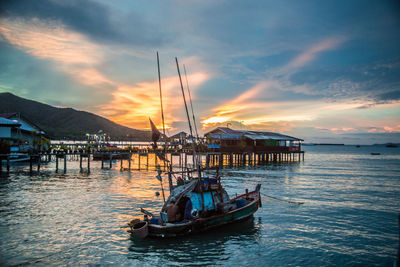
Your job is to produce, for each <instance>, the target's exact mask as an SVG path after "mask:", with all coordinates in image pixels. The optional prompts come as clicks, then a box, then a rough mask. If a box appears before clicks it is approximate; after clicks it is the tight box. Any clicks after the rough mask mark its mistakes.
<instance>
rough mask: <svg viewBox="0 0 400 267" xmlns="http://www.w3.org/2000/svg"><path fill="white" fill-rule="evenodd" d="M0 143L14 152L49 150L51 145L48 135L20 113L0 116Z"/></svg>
mask: <svg viewBox="0 0 400 267" xmlns="http://www.w3.org/2000/svg"><path fill="white" fill-rule="evenodd" d="M0 141H1V142H2V143H3V144H5V143H7V144H8V146H10V147H11V149H12V150H13V152H15V151H18V152H28V151H39V150H47V149H48V148H49V144H50V140H49V139H48V138H47V137H46V133H45V132H44V131H43V130H42V129H41V128H40V127H39V126H37V125H36V124H34V123H33V122H31V121H29V119H27V118H26V117H24V116H21V115H20V114H19V113H3V114H0Z"/></svg>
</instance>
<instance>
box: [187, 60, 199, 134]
mask: <svg viewBox="0 0 400 267" xmlns="http://www.w3.org/2000/svg"><path fill="white" fill-rule="evenodd" d="M183 71H184V72H185V79H186V87H187V90H188V93H189V100H190V108H191V109H192V116H193V124H194V130H195V132H196V138H197V140H199V134H198V132H197V125H196V118H195V116H194V111H193V103H192V96H191V95H190V89H189V82H188V78H187V74H186V67H185V64H183Z"/></svg>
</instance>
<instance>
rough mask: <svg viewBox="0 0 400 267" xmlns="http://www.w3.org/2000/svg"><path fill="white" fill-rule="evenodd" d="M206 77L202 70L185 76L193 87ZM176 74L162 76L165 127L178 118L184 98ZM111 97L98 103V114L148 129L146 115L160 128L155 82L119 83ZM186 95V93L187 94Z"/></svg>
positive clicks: (159, 109)
mask: <svg viewBox="0 0 400 267" xmlns="http://www.w3.org/2000/svg"><path fill="white" fill-rule="evenodd" d="M207 79H208V76H207V75H206V74H204V73H195V74H192V75H188V80H189V81H190V85H191V88H192V89H195V88H196V87H197V86H198V85H200V84H201V83H203V82H204V81H206V80H207ZM179 87H180V83H179V78H178V77H177V76H173V77H167V78H164V79H162V94H163V106H164V118H165V124H166V128H172V126H171V125H172V123H173V122H174V121H177V120H178V121H179V120H181V118H179V114H182V111H183V99H182V96H181V91H180V89H179ZM112 97H113V98H112V100H111V101H110V102H109V103H108V104H106V105H101V106H99V108H100V114H102V115H105V116H107V117H108V118H110V119H111V120H113V121H115V122H117V123H120V124H123V125H127V126H130V127H136V128H149V118H151V119H152V120H153V121H154V123H156V124H157V126H158V127H160V128H161V127H162V120H161V107H160V96H159V89H158V81H153V82H142V83H138V84H136V85H134V86H128V85H122V86H119V87H118V88H117V89H116V90H115V91H114V92H113V93H112ZM186 97H187V96H186Z"/></svg>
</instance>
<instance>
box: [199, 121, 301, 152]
mask: <svg viewBox="0 0 400 267" xmlns="http://www.w3.org/2000/svg"><path fill="white" fill-rule="evenodd" d="M204 136H205V138H206V143H207V146H208V148H209V149H211V150H214V151H216V152H234V153H238V152H254V153H262V152H267V153H269V152H274V153H275V152H276V153H286V152H300V151H301V142H302V141H304V140H302V139H300V138H296V137H292V136H288V135H284V134H281V133H274V132H264V131H247V130H233V129H230V128H228V127H218V128H216V129H214V130H212V131H210V132H208V133H206V134H204Z"/></svg>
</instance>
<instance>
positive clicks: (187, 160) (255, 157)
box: [0, 150, 304, 174]
mask: <svg viewBox="0 0 400 267" xmlns="http://www.w3.org/2000/svg"><path fill="white" fill-rule="evenodd" d="M197 155H198V156H199V159H200V165H201V166H202V167H205V168H213V167H217V166H218V167H220V168H224V167H230V168H232V167H240V166H256V165H267V164H271V163H278V162H281V163H282V162H298V161H304V151H300V152H284V153H282V152H270V153H267V152H262V153H254V152H244V153H226V152H206V153H201V152H197ZM165 156H166V159H167V160H168V161H169V162H171V163H172V167H174V168H180V169H183V168H184V167H185V166H191V165H193V154H192V153H191V152H188V151H187V152H185V151H169V152H167V153H166V155H165ZM0 159H1V160H0V173H4V172H6V173H9V172H10V168H11V167H12V166H14V164H13V162H12V158H11V155H9V154H2V155H0ZM68 161H79V168H80V171H81V172H87V173H90V170H91V168H93V167H92V166H93V164H92V166H91V162H92V161H97V162H101V165H100V164H96V165H100V166H101V169H105V168H109V169H112V168H113V164H114V165H116V164H117V162H120V165H119V167H120V170H121V171H124V170H127V171H131V170H136V171H141V170H146V171H147V170H149V169H155V168H156V167H160V168H161V169H163V170H166V169H167V166H166V165H165V164H164V161H162V160H160V159H158V158H157V156H156V154H155V153H154V151H150V150H149V151H136V152H115V151H113V152H78V151H75V152H72V153H71V152H57V153H40V154H29V160H27V161H25V163H19V165H21V164H26V165H28V164H29V172H30V173H31V174H33V173H35V172H40V169H41V166H42V165H43V164H48V163H50V162H55V171H56V172H59V171H60V170H62V171H63V172H64V173H66V172H67V169H68Z"/></svg>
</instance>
